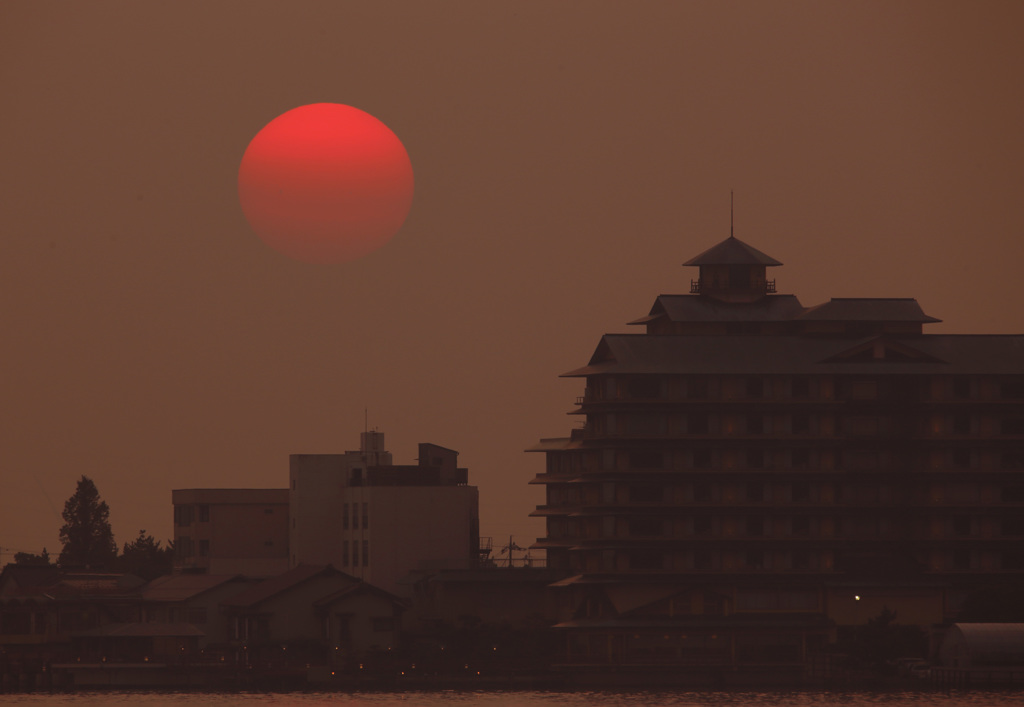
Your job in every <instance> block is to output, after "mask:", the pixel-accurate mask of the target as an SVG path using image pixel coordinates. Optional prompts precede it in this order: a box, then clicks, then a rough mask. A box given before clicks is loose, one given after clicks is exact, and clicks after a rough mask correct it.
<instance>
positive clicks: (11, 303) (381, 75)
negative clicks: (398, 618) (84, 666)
mask: <svg viewBox="0 0 1024 707" xmlns="http://www.w3.org/2000/svg"><path fill="white" fill-rule="evenodd" d="M1022 27H1024V3H1021V2H1018V1H1017V0H1007V1H1005V2H985V1H981V2H977V1H975V2H960V1H956V2H942V1H940V0H917V1H913V0H906V1H903V2H891V0H879V1H877V2H872V1H860V2H822V1H819V0H814V1H808V2H763V1H762V0H750V1H748V2H740V1H736V2H729V1H727V0H713V1H712V0H709V1H707V2H661V3H656V2H648V3H633V2H625V1H623V2H595V1H591V0H588V1H585V2H584V1H580V2H559V3H546V2H516V3H498V2H493V3H492V2H477V1H472V2H454V1H450V2H443V1H442V2H431V3H419V2H393V3H392V2H381V1H380V0H372V1H370V0H368V1H367V2H338V1H335V0H331V1H330V2H306V1H297V2H288V3H282V2H255V1H251V0H245V1H244V2H243V1H238V2H208V1H207V0H203V1H202V2H174V3H136V2H127V1H126V2H90V3H77V2H66V3H59V2H54V3H36V2H15V1H12V2H5V3H3V4H2V5H0V248H2V249H3V251H2V255H0V290H2V301H3V305H2V307H0V326H2V338H0V347H2V361H3V367H4V375H3V387H2V389H0V414H2V420H0V435H2V438H0V547H3V548H4V550H3V551H0V552H2V553H3V554H0V561H10V560H11V559H12V558H11V557H10V554H9V553H11V552H12V551H13V550H27V551H33V552H38V551H40V550H41V549H42V548H43V546H46V547H47V548H48V549H49V550H50V552H51V553H55V552H56V551H59V549H60V546H59V542H58V540H57V531H58V529H59V527H60V525H61V520H60V518H59V514H60V511H61V509H62V508H63V504H64V501H65V500H66V499H67V498H68V496H70V495H71V494H72V493H73V491H74V488H75V482H76V480H77V479H78V478H79V477H80V476H81V475H82V474H86V475H88V476H90V477H92V478H93V479H94V480H95V482H96V484H97V487H98V488H99V491H100V493H101V495H102V496H103V497H104V499H106V500H107V501H108V503H109V504H110V508H111V521H112V524H113V527H114V532H115V536H116V540H117V542H118V544H119V545H120V544H122V543H123V542H125V541H127V540H131V539H132V538H133V537H134V536H135V534H136V533H137V532H138V530H139V529H140V528H145V529H146V530H147V531H149V532H150V533H152V534H153V535H155V536H156V537H157V538H158V539H161V540H165V539H167V538H169V537H170V536H171V532H172V529H171V520H172V516H171V504H170V499H171V489H173V488H189V487H232V486H240V487H279V488H283V487H284V486H285V485H286V483H287V471H288V455H289V454H291V453H299V452H304V453H313V452H341V451H344V450H347V449H355V448H357V446H358V434H359V432H360V431H361V430H362V429H363V415H364V409H368V410H369V423H370V426H371V427H375V428H378V429H380V430H383V431H384V432H385V433H386V435H387V437H386V439H387V444H388V447H389V448H390V450H391V451H392V452H393V453H394V455H395V460H396V462H398V463H412V461H413V458H414V457H415V453H416V451H415V450H416V443H418V442H426V441H429V442H435V443H437V444H441V445H444V446H447V447H451V448H453V449H456V450H459V451H460V452H461V455H460V458H459V459H460V463H461V464H462V465H463V466H468V467H469V469H470V479H471V482H472V483H474V484H476V485H477V486H479V488H480V496H481V526H482V533H483V534H484V535H493V536H496V537H506V536H508V535H509V534H513V535H515V536H516V540H517V542H518V543H519V544H520V545H526V544H527V542H529V541H532V540H533V539H534V538H536V537H537V536H538V535H541V534H542V531H541V526H540V525H539V523H538V522H537V521H534V520H531V519H529V518H528V517H527V515H528V514H529V512H530V511H531V510H532V508H533V507H534V506H535V505H537V504H538V503H539V502H541V491H540V489H539V488H537V487H530V486H527V481H528V480H529V479H530V478H532V477H533V476H534V474H535V473H537V472H538V471H539V470H540V469H541V467H542V465H543V459H542V458H541V457H540V456H536V455H529V454H524V453H523V452H522V450H523V449H524V448H526V447H528V446H530V445H532V444H533V443H535V441H536V440H537V439H538V438H540V437H556V436H562V435H566V434H568V432H569V430H570V429H571V428H572V427H573V425H574V419H575V418H571V417H566V416H565V413H566V412H567V411H568V410H570V409H572V407H573V405H572V403H573V402H574V400H575V397H576V396H577V395H580V394H582V383H581V382H579V381H575V380H572V379H560V378H559V377H558V375H559V374H560V373H563V372H565V371H568V370H571V369H573V368H576V367H578V366H581V365H583V364H584V363H586V360H587V359H588V358H589V356H590V354H591V353H592V351H593V349H594V347H595V346H596V344H597V342H598V339H599V337H600V335H601V334H602V333H605V332H609V331H614V332H623V331H632V330H633V329H631V328H627V327H626V326H625V322H627V321H629V320H631V319H634V318H637V317H640V316H643V315H644V314H646V313H647V311H648V309H649V307H650V305H651V304H652V302H653V301H654V299H655V297H656V296H657V295H658V294H660V293H676V292H686V291H688V286H689V280H690V277H691V276H692V274H691V273H690V272H689V268H683V267H681V265H680V264H681V263H682V262H683V261H685V260H687V259H688V258H690V257H691V256H693V255H695V254H697V253H698V252H700V251H702V250H704V249H706V248H708V247H709V246H711V245H713V244H714V243H716V242H718V241H720V240H722V239H723V238H725V237H727V236H728V234H729V190H730V189H735V192H736V235H737V237H739V238H741V239H743V240H745V241H747V242H748V243H750V244H751V245H754V246H755V247H757V248H759V249H761V250H763V251H765V252H766V253H768V254H769V255H771V256H773V257H775V258H777V259H779V260H781V261H782V262H783V263H785V266H784V267H782V268H778V269H776V271H775V273H774V274H775V276H776V278H777V283H778V289H779V291H780V292H785V293H793V294H796V295H798V296H799V297H800V299H801V301H802V302H803V303H804V304H805V305H811V304H817V303H819V302H821V301H824V300H827V299H828V298H829V297H858V296H866V297H873V296H874V297H916V298H917V299H918V301H919V302H920V303H921V305H922V307H923V308H924V310H925V312H926V313H928V314H930V315H932V316H935V317H938V318H940V319H942V320H944V321H943V323H942V324H938V325H933V326H932V327H930V328H929V330H930V331H933V332H962V333H986V332H990V333H1022V332H1024V306H1022V305H1024V277H1022V274H1021V267H1022V265H1021V261H1022V256H1024V243H1022V236H1024V199H1022V198H1021V193H1022V191H1024V189H1022V188H1024V129H1022V128H1024V42H1021V41H1020V33H1021V28H1022ZM316 102H336V103H344V104H348V105H352V106H355V107H357V108H360V109H362V110H364V111H367V112H369V113H371V114H372V115H374V116H376V117H377V118H379V119H380V120H382V121H384V122H385V123H386V124H387V125H388V126H389V127H390V128H391V129H392V130H393V131H394V132H395V133H396V134H397V135H398V137H399V138H400V139H401V140H402V142H403V143H404V144H405V146H406V149H407V150H408V152H409V156H410V158H411V160H412V164H413V169H414V171H415V175H416V194H415V197H414V202H413V206H412V211H411V213H410V215H409V219H408V221H407V222H406V224H405V226H404V227H403V229H402V230H401V231H400V232H399V233H398V235H397V236H395V238H394V239H393V240H392V241H391V243H389V244H388V245H387V246H385V247H384V248H382V249H381V250H379V251H377V252H375V253H372V254H371V255H369V256H367V257H365V258H363V259H361V260H359V261H356V262H353V263H348V264H344V265H335V266H325V265H305V264H302V263H298V262H295V261H292V260H289V259H287V258H286V257H284V256H282V255H280V254H279V253H277V252H275V251H273V250H271V249H270V248H269V247H267V246H266V245H264V244H263V243H262V242H261V241H260V240H259V239H258V238H257V237H256V236H255V235H253V233H252V232H251V231H250V230H249V228H248V226H247V224H246V222H245V219H244V217H243V215H242V213H241V209H240V207H239V204H238V196H237V187H236V176H237V170H238V165H239V161H240V160H241V157H242V153H243V152H244V150H245V148H246V146H247V144H248V142H249V140H250V139H251V138H252V137H253V136H254V135H255V134H256V132H257V131H258V130H259V129H260V128H262V127H263V126H264V125H265V124H266V123H267V122H268V121H270V120H271V119H273V118H274V117H276V116H277V115H279V114H281V113H283V112H284V111H286V110H288V109H290V108H294V107H296V106H299V105H303V104H306V103H316ZM524 541H526V542H524Z"/></svg>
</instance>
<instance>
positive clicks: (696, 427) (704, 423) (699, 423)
mask: <svg viewBox="0 0 1024 707" xmlns="http://www.w3.org/2000/svg"><path fill="white" fill-rule="evenodd" d="M709 427H710V425H709V424H708V416H707V414H706V413H694V414H692V415H688V416H687V417H686V431H687V432H688V433H689V434H692V435H702V434H707V433H708V429H709Z"/></svg>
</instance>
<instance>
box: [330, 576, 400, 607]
mask: <svg viewBox="0 0 1024 707" xmlns="http://www.w3.org/2000/svg"><path fill="white" fill-rule="evenodd" d="M360 594H369V595H371V596H375V597H379V598H381V599H386V600H388V601H390V602H391V603H392V604H395V605H396V606H398V607H399V608H401V609H405V608H406V604H405V602H404V601H402V600H401V598H399V597H397V596H395V595H394V594H392V593H391V592H388V591H385V590H383V589H381V588H380V587H377V586H374V585H372V584H369V583H367V582H362V581H360V582H359V583H357V584H353V585H352V586H351V587H345V588H343V589H339V590H338V591H336V592H331V593H330V594H328V595H326V596H323V597H320V598H319V599H317V600H316V601H314V602H313V606H316V607H325V606H330V605H331V604H334V603H335V602H338V601H341V600H343V599H346V598H349V597H354V596H359V595H360Z"/></svg>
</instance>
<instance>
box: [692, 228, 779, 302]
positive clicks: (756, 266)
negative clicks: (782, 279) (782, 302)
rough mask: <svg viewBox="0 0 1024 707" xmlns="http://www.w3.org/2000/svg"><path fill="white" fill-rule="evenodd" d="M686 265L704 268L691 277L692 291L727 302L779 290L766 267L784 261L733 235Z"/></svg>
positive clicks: (754, 298)
mask: <svg viewBox="0 0 1024 707" xmlns="http://www.w3.org/2000/svg"><path fill="white" fill-rule="evenodd" d="M683 265H692V266H697V267H699V268H700V276H699V278H698V279H696V280H691V281H690V293H691V294H695V295H705V296H707V297H714V298H715V299H717V300H721V301H723V302H755V301H757V300H759V299H761V298H762V297H764V296H765V295H767V294H773V293H774V292H775V280H769V279H767V278H766V277H765V272H766V268H773V267H775V266H777V265H782V263H780V262H779V261H778V260H776V259H775V258H772V257H771V256H768V255H765V254H764V253H762V252H761V251H759V250H758V249H757V248H754V247H752V246H749V245H747V244H746V243H744V242H743V241H741V240H740V239H739V238H736V237H734V236H729V237H728V238H726V239H725V240H724V241H722V242H721V243H719V244H718V245H716V246H713V247H711V248H709V249H707V250H706V251H704V252H703V253H701V254H700V255H698V256H697V257H695V258H690V259H689V260H687V261H686V262H685V263H683Z"/></svg>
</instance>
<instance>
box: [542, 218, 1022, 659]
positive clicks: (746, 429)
mask: <svg viewBox="0 0 1024 707" xmlns="http://www.w3.org/2000/svg"><path fill="white" fill-rule="evenodd" d="M685 265H687V266H693V267H696V268H699V274H698V276H697V278H695V279H693V280H692V281H691V283H690V292H689V293H688V294H681V295H662V296H660V297H658V298H657V299H656V301H655V302H654V305H653V306H652V308H651V310H650V312H649V314H648V315H647V316H646V317H643V318H641V319H638V320H636V321H634V322H631V324H633V325H636V326H637V327H638V328H641V333H636V334H608V335H605V336H604V337H602V339H601V341H600V343H599V344H598V346H597V349H596V351H595V352H594V354H593V356H592V357H591V359H590V361H589V362H588V363H587V365H585V366H583V367H582V368H578V369H576V370H573V371H570V372H569V373H566V374H564V375H565V376H568V377H574V378H580V379H582V380H583V381H584V382H585V388H584V390H583V394H582V395H581V396H580V397H579V398H578V399H577V401H576V402H577V405H578V407H577V409H576V410H575V411H574V414H576V415H578V416H579V419H580V425H579V426H578V427H577V428H576V429H574V430H572V432H571V434H570V435H569V436H567V437H561V438H555V439H544V440H541V441H540V443H539V444H538V445H536V446H535V447H534V448H533V449H532V450H531V451H537V452H543V453H544V454H545V455H546V467H545V470H544V472H543V473H541V474H539V475H538V476H537V477H536V478H535V479H534V480H533V481H532V482H531V483H535V484H541V485H543V486H544V487H545V489H546V501H545V503H544V505H542V506H539V507H538V508H537V509H536V511H535V512H534V513H533V515H534V516H539V517H543V518H545V519H546V536H545V537H543V538H540V539H538V541H537V543H536V544H535V545H534V547H535V548H538V549H544V550H545V551H546V552H547V557H548V566H549V567H550V568H552V569H563V570H566V571H568V572H569V573H570V574H571V576H570V577H569V578H568V579H566V580H564V581H562V582H559V583H557V584H556V585H555V586H554V589H555V590H557V592H558V598H559V607H560V608H559V611H560V622H559V623H558V628H559V629H560V630H561V631H563V633H564V635H565V647H566V650H565V656H564V658H565V665H566V666H567V667H569V668H573V667H575V668H579V669H593V670H604V669H606V668H607V667H608V666H631V667H633V668H649V669H664V668H666V667H668V668H672V669H673V670H686V669H693V670H694V671H695V672H696V671H704V672H707V671H708V670H711V671H712V672H713V671H715V670H720V671H730V670H742V671H744V672H748V673H749V672H757V671H758V670H761V671H763V673H765V674H773V675H779V676H785V675H791V674H794V673H798V672H799V671H801V670H803V666H804V665H805V662H806V660H807V659H808V658H809V656H811V655H812V654H813V653H815V652H817V651H818V650H819V649H821V648H823V647H824V646H825V645H827V644H828V643H830V642H832V641H834V640H835V639H836V637H837V635H838V634H841V633H842V631H843V630H844V628H846V627H853V626H859V625H863V624H864V623H865V622H866V621H867V620H868V619H871V618H873V617H876V616H879V615H880V614H881V613H882V611H883V610H888V611H895V612H896V620H897V621H898V622H899V623H901V624H912V625H918V626H921V627H923V628H925V629H928V628H929V627H933V626H937V625H941V624H943V623H945V622H948V621H950V620H951V619H952V618H954V617H955V613H956V610H957V608H958V606H959V605H960V603H961V602H962V601H963V599H964V598H965V597H966V596H967V595H969V594H970V593H971V592H973V591H976V590H978V589H979V588H982V587H984V586H986V585H991V584H998V583H1000V582H1004V581H1007V580H1021V579H1024V336H968V335H945V334H938V335H936V334H927V333H925V331H924V328H925V327H926V326H928V325H929V324H932V323H934V322H937V321H939V320H937V319H934V318H933V317H930V316H928V315H927V314H925V313H924V312H923V311H922V309H921V307H920V306H919V305H918V303H917V302H916V301H915V300H913V299H885V298H872V299H832V300H830V301H829V302H826V303H823V304H819V305H817V306H810V307H805V306H804V305H802V304H801V303H800V302H799V301H798V299H797V298H796V297H795V296H794V295H788V294H778V293H776V283H775V280H774V279H772V278H770V277H769V275H768V273H769V272H770V270H769V269H770V268H775V267H777V266H779V265H781V263H780V262H778V261H777V260H775V259H774V258H771V257H770V256H768V255H765V254H764V253H762V252H760V251H758V250H757V249H755V248H753V247H751V246H749V245H747V244H745V243H743V242H742V241H740V240H738V239H736V238H733V237H730V238H728V239H727V240H725V241H723V242H721V243H719V244H718V245H716V246H714V247H712V248H710V249H709V250H707V251H705V252H704V253H701V254H700V255H698V256H697V257H695V258H693V259H691V260H690V261H688V262H687V263H685Z"/></svg>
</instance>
